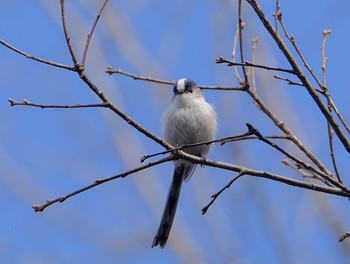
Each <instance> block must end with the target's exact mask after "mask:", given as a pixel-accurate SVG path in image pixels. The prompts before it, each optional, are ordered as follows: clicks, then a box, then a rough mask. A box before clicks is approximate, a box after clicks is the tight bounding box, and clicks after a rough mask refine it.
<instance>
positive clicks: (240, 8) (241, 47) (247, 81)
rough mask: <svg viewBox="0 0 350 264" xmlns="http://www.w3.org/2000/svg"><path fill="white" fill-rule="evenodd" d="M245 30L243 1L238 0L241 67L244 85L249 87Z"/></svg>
mask: <svg viewBox="0 0 350 264" xmlns="http://www.w3.org/2000/svg"><path fill="white" fill-rule="evenodd" d="M243 29H244V23H243V19H242V0H238V32H239V52H240V56H241V63H242V64H241V66H242V71H243V75H244V83H245V84H246V85H248V83H249V80H248V74H247V71H246V69H245V65H244V62H245V60H244V51H243Z"/></svg>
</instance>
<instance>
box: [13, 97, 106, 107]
mask: <svg viewBox="0 0 350 264" xmlns="http://www.w3.org/2000/svg"><path fill="white" fill-rule="evenodd" d="M7 100H8V101H9V102H10V105H11V106H32V107H39V108H93V107H105V108H106V107H108V104H106V103H102V104H74V105H46V104H36V103H31V102H29V101H28V100H27V99H23V101H22V102H17V101H15V100H13V99H11V98H8V99H7Z"/></svg>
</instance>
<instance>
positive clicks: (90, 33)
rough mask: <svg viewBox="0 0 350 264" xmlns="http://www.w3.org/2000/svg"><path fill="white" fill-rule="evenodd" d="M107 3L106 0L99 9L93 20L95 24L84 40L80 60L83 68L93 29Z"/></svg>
mask: <svg viewBox="0 0 350 264" xmlns="http://www.w3.org/2000/svg"><path fill="white" fill-rule="evenodd" d="M107 2H108V0H105V1H104V2H103V4H102V6H101V8H100V12H98V14H97V16H96V19H95V22H94V24H93V26H92V28H91V31H90V32H89V34H88V36H87V40H86V44H85V49H84V53H83V58H82V60H81V66H82V67H85V62H86V57H87V54H88V50H89V46H90V41H91V38H92V35H93V34H94V31H95V28H96V25H97V22H98V20H99V19H100V17H101V14H102V12H103V9H104V8H105V6H106V5H107Z"/></svg>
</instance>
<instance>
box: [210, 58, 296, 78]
mask: <svg viewBox="0 0 350 264" xmlns="http://www.w3.org/2000/svg"><path fill="white" fill-rule="evenodd" d="M216 63H218V64H219V63H226V64H227V66H229V67H231V66H245V67H255V68H260V69H265V70H268V71H280V72H287V73H290V74H295V72H294V71H293V70H288V69H283V68H275V67H269V66H266V65H259V64H254V63H251V62H249V61H245V62H242V63H240V62H233V61H229V60H227V59H225V58H224V57H222V56H219V57H218V58H217V59H216Z"/></svg>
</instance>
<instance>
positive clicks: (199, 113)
mask: <svg viewBox="0 0 350 264" xmlns="http://www.w3.org/2000/svg"><path fill="white" fill-rule="evenodd" d="M173 90H174V96H173V98H172V101H171V104H170V105H169V107H168V109H167V110H166V111H165V112H164V114H163V131H164V139H165V140H166V141H167V142H168V143H170V144H171V145H173V146H181V145H185V144H193V143H199V142H205V141H210V140H213V139H214V137H215V133H216V114H215V111H214V109H213V108H212V106H211V105H210V104H208V103H207V102H206V101H205V98H204V96H203V94H202V91H201V90H200V89H199V88H198V87H197V85H196V84H195V83H194V82H193V81H192V80H190V79H180V80H178V81H177V82H176V84H175V85H174V89H173ZM209 149H210V145H200V146H194V147H188V148H185V149H184V151H185V152H187V153H190V154H193V155H196V156H199V157H205V156H206V154H207V153H208V151H209ZM195 168H196V165H195V164H192V163H191V162H189V161H186V160H182V159H180V160H176V161H175V170H174V176H173V181H172V183H171V186H170V190H169V194H168V200H167V203H166V206H165V209H164V212H163V217H162V221H161V222H160V226H159V229H158V232H157V234H156V236H155V238H154V240H153V244H152V247H154V246H157V245H159V246H160V247H162V248H163V247H164V246H165V244H166V242H167V240H168V236H169V233H170V229H171V226H172V224H173V221H174V217H175V213H176V208H177V203H178V200H179V197H180V191H181V186H182V183H183V181H184V180H185V181H188V180H189V179H190V178H191V176H192V174H193V172H194V170H195Z"/></svg>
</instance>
